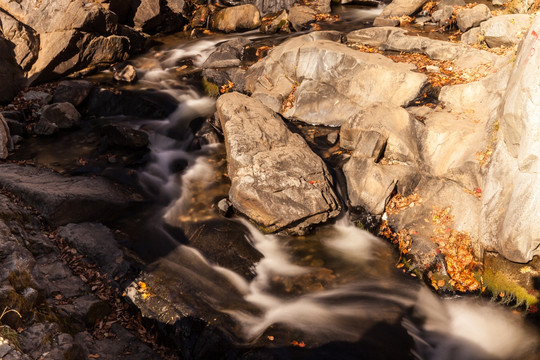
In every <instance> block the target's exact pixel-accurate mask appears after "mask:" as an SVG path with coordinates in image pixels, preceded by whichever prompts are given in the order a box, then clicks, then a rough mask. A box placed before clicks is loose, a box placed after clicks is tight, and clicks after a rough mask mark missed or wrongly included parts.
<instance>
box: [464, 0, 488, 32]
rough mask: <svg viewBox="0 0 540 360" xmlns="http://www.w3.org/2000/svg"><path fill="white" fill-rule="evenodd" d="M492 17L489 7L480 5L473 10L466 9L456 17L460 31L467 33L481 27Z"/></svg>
mask: <svg viewBox="0 0 540 360" xmlns="http://www.w3.org/2000/svg"><path fill="white" fill-rule="evenodd" d="M490 17H491V11H490V10H489V8H488V7H487V5H484V4H479V5H476V6H475V7H473V8H471V9H464V10H462V11H460V12H459V13H458V14H457V16H456V22H457V26H458V28H459V30H461V32H465V31H467V30H469V29H470V28H473V27H476V26H478V25H480V23H481V22H483V21H486V20H487V19H489V18H490Z"/></svg>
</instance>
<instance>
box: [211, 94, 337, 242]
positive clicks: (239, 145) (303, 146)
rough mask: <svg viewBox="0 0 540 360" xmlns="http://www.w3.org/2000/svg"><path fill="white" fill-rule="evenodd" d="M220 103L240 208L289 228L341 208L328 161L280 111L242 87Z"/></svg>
mask: <svg viewBox="0 0 540 360" xmlns="http://www.w3.org/2000/svg"><path fill="white" fill-rule="evenodd" d="M217 109H218V115H219V119H220V122H221V125H222V128H223V133H224V135H225V144H226V148H227V156H228V161H229V165H228V168H229V177H230V179H231V190H230V192H229V196H230V200H231V202H232V204H233V206H234V208H235V209H236V210H237V211H239V212H241V213H243V214H245V215H246V216H248V217H249V218H251V219H253V220H254V221H255V222H257V223H258V224H260V225H262V226H263V227H264V228H265V229H267V230H268V231H278V230H288V231H291V232H301V231H302V230H304V229H305V228H307V227H309V226H310V225H311V224H317V223H320V222H323V221H326V220H327V219H329V218H331V217H335V216H337V215H338V214H339V211H340V205H339V202H338V199H337V196H336V195H335V193H334V190H333V189H332V178H331V176H330V174H329V172H328V169H327V168H326V165H325V164H324V162H323V161H322V160H321V159H320V158H319V157H318V156H316V155H315V154H314V153H313V152H312V151H311V149H310V148H309V146H308V145H307V143H306V142H305V141H304V140H303V139H302V138H301V137H300V136H299V135H298V134H293V133H292V132H291V131H289V130H288V128H287V126H285V124H284V123H283V121H282V120H281V119H280V117H279V116H278V115H277V114H275V113H274V112H273V111H272V110H270V109H269V108H267V107H266V106H264V105H263V104H262V103H261V102H259V101H258V100H256V99H253V98H250V97H248V96H245V95H242V94H240V93H228V94H225V95H223V96H221V97H220V98H219V99H218V102H217Z"/></svg>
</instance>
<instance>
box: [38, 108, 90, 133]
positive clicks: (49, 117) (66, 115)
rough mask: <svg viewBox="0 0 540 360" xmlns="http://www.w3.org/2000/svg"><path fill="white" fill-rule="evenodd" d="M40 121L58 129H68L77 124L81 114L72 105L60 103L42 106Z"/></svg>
mask: <svg viewBox="0 0 540 360" xmlns="http://www.w3.org/2000/svg"><path fill="white" fill-rule="evenodd" d="M41 119H43V120H46V121H48V122H51V123H53V124H55V125H56V126H58V128H59V129H69V128H71V127H73V126H75V125H77V124H78V123H79V121H80V120H81V114H80V113H79V112H78V111H77V109H76V108H75V106H73V104H71V103H69V102H61V103H55V104H52V105H47V106H44V107H43V109H42V110H41Z"/></svg>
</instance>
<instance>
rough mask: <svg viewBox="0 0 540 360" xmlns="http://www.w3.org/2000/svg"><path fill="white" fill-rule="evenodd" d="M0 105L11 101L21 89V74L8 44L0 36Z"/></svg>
mask: <svg viewBox="0 0 540 360" xmlns="http://www.w3.org/2000/svg"><path fill="white" fill-rule="evenodd" d="M0 64H2V66H0V84H2V86H0V103H4V102H8V101H11V100H12V99H13V98H14V97H15V95H16V94H17V92H18V91H19V90H20V89H21V88H22V87H23V86H22V85H23V74H22V70H21V68H20V67H19V66H18V65H17V63H16V61H15V55H14V54H13V51H12V50H11V46H10V43H9V42H8V41H7V40H6V39H5V38H4V37H2V36H1V35H0Z"/></svg>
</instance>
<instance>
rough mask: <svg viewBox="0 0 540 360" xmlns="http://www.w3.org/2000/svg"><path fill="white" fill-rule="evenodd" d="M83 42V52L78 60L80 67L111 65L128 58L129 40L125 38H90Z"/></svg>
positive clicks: (113, 36)
mask: <svg viewBox="0 0 540 360" xmlns="http://www.w3.org/2000/svg"><path fill="white" fill-rule="evenodd" d="M84 42H85V44H84V51H83V53H82V55H81V57H80V59H79V61H80V63H81V66H84V67H87V66H92V65H96V64H112V63H115V62H119V61H124V60H126V59H127V57H128V52H129V39H128V38H127V37H125V36H118V35H110V36H98V37H93V36H92V37H90V40H87V39H85V41H84Z"/></svg>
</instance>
